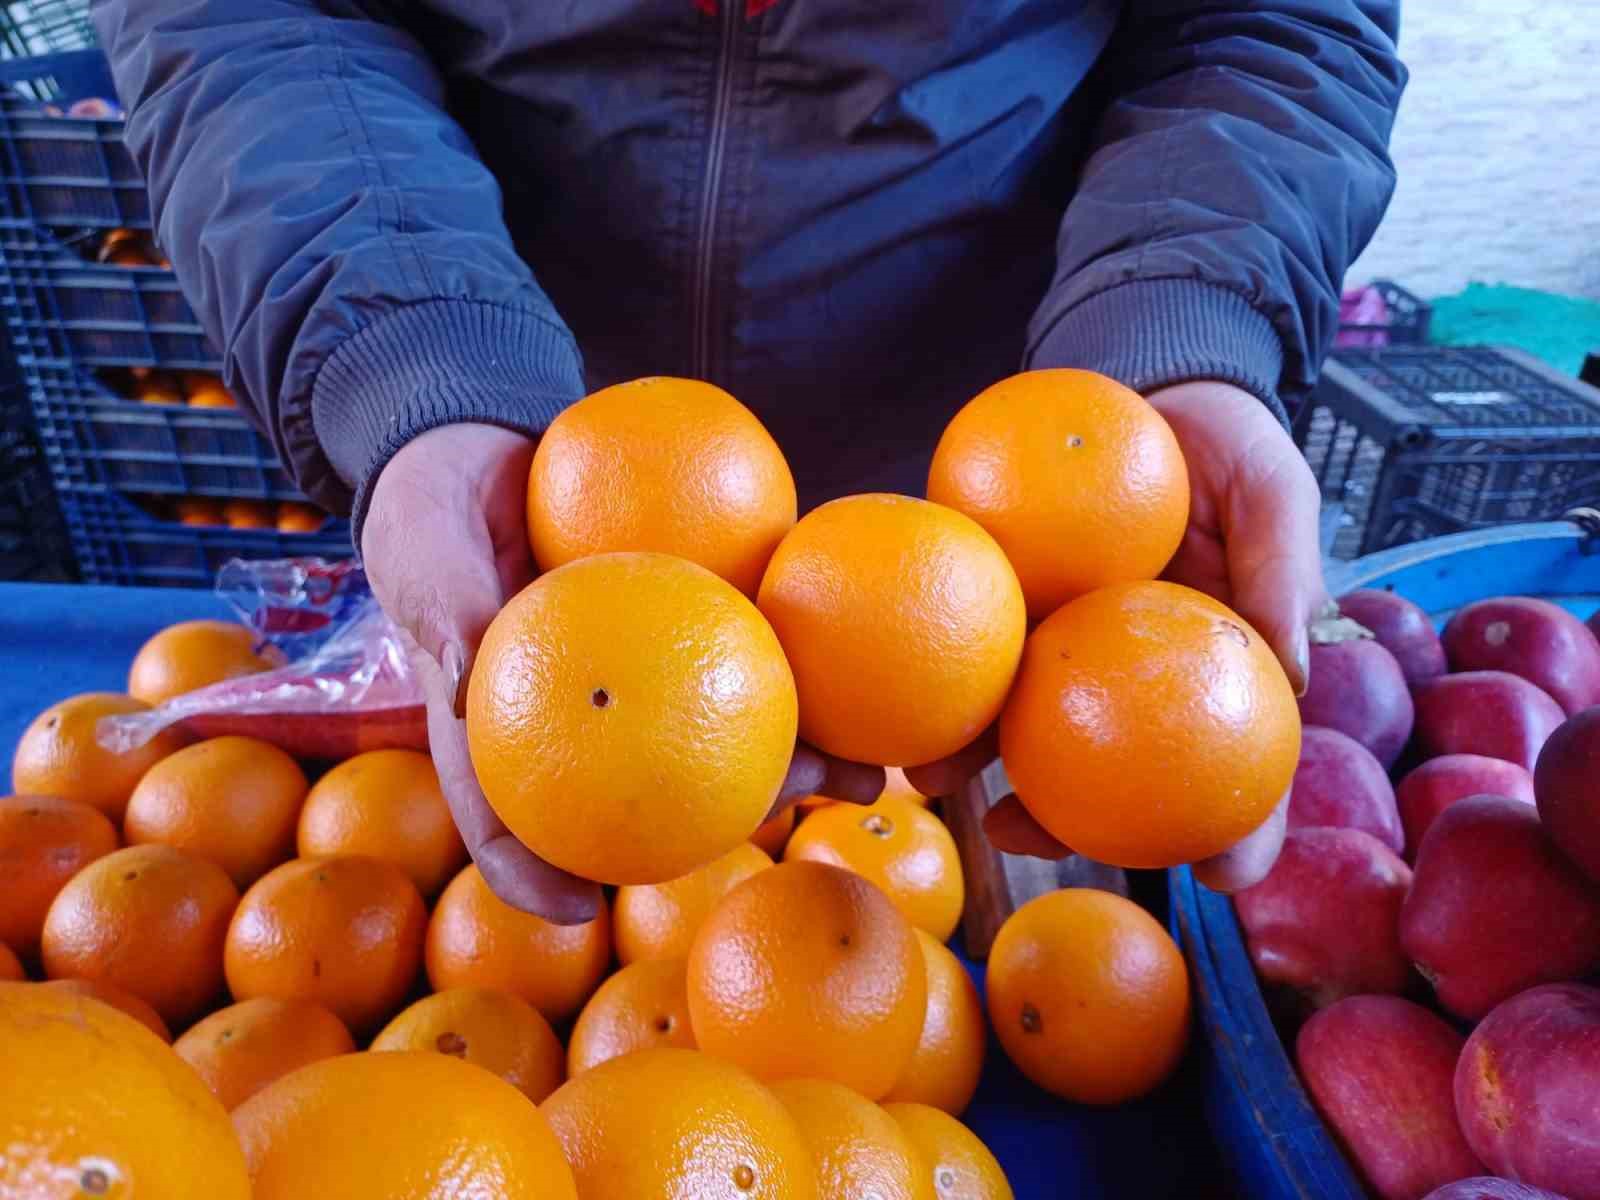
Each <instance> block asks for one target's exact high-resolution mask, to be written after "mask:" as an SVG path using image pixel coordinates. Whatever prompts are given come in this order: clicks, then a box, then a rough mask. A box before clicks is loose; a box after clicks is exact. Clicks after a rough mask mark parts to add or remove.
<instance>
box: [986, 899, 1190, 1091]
mask: <svg viewBox="0 0 1600 1200" xmlns="http://www.w3.org/2000/svg"><path fill="white" fill-rule="evenodd" d="M986 982H987V990H988V995H989V1020H990V1022H991V1024H993V1026H994V1031H995V1034H996V1035H997V1036H998V1037H999V1039H1000V1044H1001V1045H1002V1046H1003V1047H1005V1051H1006V1054H1007V1055H1008V1056H1009V1057H1010V1059H1011V1061H1012V1062H1014V1063H1016V1064H1017V1066H1018V1068H1020V1069H1021V1071H1022V1073H1023V1074H1024V1075H1026V1076H1027V1077H1028V1078H1029V1079H1031V1080H1033V1082H1034V1083H1036V1084H1038V1085H1039V1086H1040V1087H1042V1088H1044V1089H1045V1090H1046V1091H1048V1092H1054V1093H1055V1094H1056V1095H1058V1096H1063V1097H1065V1098H1066V1099H1068V1100H1076V1101H1078V1102H1079V1103H1080V1104H1120V1103H1122V1102H1123V1101H1125V1100H1132V1099H1133V1098H1134V1097H1136V1096H1142V1095H1144V1094H1145V1093H1146V1092H1148V1091H1150V1090H1151V1089H1152V1088H1154V1087H1155V1086H1156V1085H1157V1084H1159V1083H1160V1082H1161V1081H1162V1080H1164V1079H1165V1078H1166V1077H1167V1076H1168V1075H1169V1074H1171V1073H1172V1070H1173V1068H1175V1067H1176V1066H1177V1065H1178V1060H1179V1059H1180V1058H1182V1057H1183V1049H1184V1045H1185V1043H1186V1042H1187V1041H1188V1037H1189V976H1188V973H1187V972H1186V971H1185V969H1184V962H1183V955H1182V954H1181V953H1180V952H1179V950H1178V947H1177V946H1176V945H1175V944H1174V943H1173V941H1172V938H1171V937H1170V936H1168V934H1167V931H1166V930H1165V929H1163V928H1162V927H1161V924H1160V922H1158V921H1157V920H1156V919H1155V918H1154V917H1152V916H1151V915H1150V914H1149V913H1147V912H1145V911H1144V909H1142V908H1140V907H1139V906H1138V905H1137V904H1135V903H1133V902H1132V901H1131V900H1124V899H1123V898H1122V897H1121V896H1115V895H1112V894H1111V893H1110V892H1102V891H1097V890H1095V889H1093V888H1064V889H1062V890H1061V891H1058V892H1051V893H1049V894H1048V895H1044V896H1040V897H1038V898H1037V899H1034V900H1030V901H1028V903H1026V904H1024V905H1023V906H1022V907H1021V908H1019V909H1017V911H1016V912H1014V913H1012V914H1011V916H1010V917H1008V918H1007V919H1006V922H1005V924H1003V925H1002V926H1001V927H1000V932H999V934H998V935H997V936H996V937H995V940H994V946H993V947H992V948H991V949H990V951H989V964H988V975H987V981H986Z"/></svg>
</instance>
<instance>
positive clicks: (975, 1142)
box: [883, 1103, 1014, 1200]
mask: <svg viewBox="0 0 1600 1200" xmlns="http://www.w3.org/2000/svg"><path fill="white" fill-rule="evenodd" d="M883 1111H884V1112H886V1113H888V1114H889V1116H890V1117H891V1118H893V1119H894V1122H895V1124H897V1125H899V1126H900V1129H901V1131H902V1132H903V1133H904V1134H905V1135H906V1138H907V1140H909V1141H910V1143H911V1144H912V1145H913V1146H914V1147H916V1150H917V1153H918V1154H920V1155H921V1157H922V1161H923V1162H924V1163H925V1164H926V1165H927V1167H928V1171H929V1174H930V1175H931V1176H932V1177H933V1186H934V1190H935V1191H936V1192H937V1193H938V1195H939V1197H940V1200H944V1198H945V1197H960V1200H1014V1196H1013V1193H1012V1191H1011V1184H1010V1183H1009V1182H1007V1180H1006V1173H1005V1172H1004V1171H1002V1170H1001V1169H1000V1163H999V1161H998V1160H996V1158H995V1156H994V1154H993V1152H991V1151H990V1149H989V1147H987V1146H985V1145H984V1144H983V1142H982V1141H980V1140H979V1138H978V1135H977V1134H975V1133H973V1132H972V1130H970V1129H968V1128H967V1127H966V1126H965V1125H963V1124H962V1123H961V1122H960V1121H958V1120H956V1119H955V1118H954V1117H952V1116H951V1115H950V1114H949V1113H946V1112H942V1111H941V1110H939V1109H937V1108H933V1107H931V1106H929V1105H926V1104H906V1103H896V1104H885V1105H884V1106H883Z"/></svg>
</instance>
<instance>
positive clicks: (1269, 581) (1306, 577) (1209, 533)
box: [907, 383, 1328, 892]
mask: <svg viewBox="0 0 1600 1200" xmlns="http://www.w3.org/2000/svg"><path fill="white" fill-rule="evenodd" d="M1150 403H1151V404H1152V405H1154V406H1155V408H1156V409H1157V411H1159V412H1160V413H1161V414H1162V416H1164V417H1165V418H1166V420H1167V423H1168V424H1169V425H1171V426H1172V431H1173V433H1174V434H1176V435H1177V438H1178V444H1179V445H1180V446H1182V448H1183V453H1184V458H1185V460H1186V461H1187V463H1188V466H1189V490H1190V510H1189V528H1188V530H1187V532H1186V533H1185V535H1184V539H1183V542H1182V544H1181V545H1180V546H1179V548H1178V552H1177V554H1176V555H1174V556H1173V559H1172V562H1171V564H1169V566H1168V567H1167V571H1166V578H1168V579H1170V580H1172V581H1174V582H1176V583H1182V584H1186V585H1187V586H1189V587H1192V588H1195V589H1197V590H1199V591H1202V592H1205V593H1207V594H1208V595H1211V596H1214V597H1216V598H1217V599H1218V600H1221V601H1222V602H1223V603H1224V604H1226V605H1228V606H1229V607H1230V608H1232V609H1234V610H1235V611H1236V612H1238V613H1239V614H1240V615H1241V616H1243V617H1244V618H1245V619H1246V620H1247V621H1249V622H1250V624H1251V625H1253V626H1254V627H1255V628H1256V629H1257V630H1258V631H1260V633H1261V635H1262V636H1263V637H1264V638H1266V640H1267V643H1268V645H1270V646H1271V647H1272V649H1273V652H1274V653H1275V654H1276V655H1277V656H1278V660H1279V661H1280V662H1281V663H1282V664H1283V669H1284V671H1285V672H1286V673H1287V675H1288V676H1289V682H1290V684H1291V685H1292V686H1293V687H1294V689H1295V692H1296V694H1302V693H1304V691H1305V687H1306V682H1307V679H1308V676H1309V673H1310V643H1309V641H1308V637H1307V629H1308V627H1309V625H1310V622H1311V618H1312V616H1313V615H1314V614H1315V613H1316V612H1317V611H1318V610H1320V609H1321V608H1322V607H1323V606H1324V605H1325V604H1327V602H1328V594H1327V589H1326V586H1325V585H1324V583H1323V579H1322V560H1321V556H1320V548H1319V542H1318V536H1317V515H1318V511H1319V509H1320V507H1321V497H1320V494H1319V492H1318V488H1317V483H1316V479H1315V478H1314V477H1313V475H1312V474H1311V469H1310V468H1309V467H1308V466H1307V465H1306V461H1305V459H1304V458H1303V457H1301V454H1300V452H1299V450H1298V449H1296V447H1295V444H1294V442H1293V440H1292V439H1291V438H1290V437H1289V435H1288V434H1287V433H1286V432H1285V431H1284V429H1283V426H1281V425H1280V424H1278V422H1277V420H1276V419H1275V418H1274V417H1273V415H1272V414H1271V412H1269V411H1268V409H1267V407H1266V406H1265V405H1264V404H1262V403H1261V402H1260V401H1259V400H1257V399H1256V398H1255V397H1254V396H1252V395H1250V394H1249V393H1248V392H1244V391H1242V390H1240V389H1239V388H1236V387H1233V386H1231V385H1229V384H1224V383H1186V384H1180V385H1178V386H1176V387H1170V388H1163V389H1162V390H1160V391H1158V392H1155V393H1153V394H1152V395H1151V396H1150ZM956 761H957V760H947V762H946V763H945V764H933V765H932V767H931V768H924V769H923V770H922V771H921V772H919V773H918V774H917V776H916V777H913V776H912V772H910V771H908V772H907V776H908V777H913V786H917V787H918V790H923V789H922V787H921V785H920V784H918V783H917V781H916V780H917V778H921V779H923V780H924V781H925V782H927V783H928V784H929V785H930V786H939V787H941V788H943V789H944V790H949V789H950V786H951V785H952V784H953V785H955V786H960V784H961V783H962V782H964V780H963V779H961V778H957V776H958V775H959V770H952V769H950V764H951V763H953V762H956ZM961 765H963V766H964V765H967V764H965V763H962V764H961ZM980 769H981V768H980ZM1288 802H1289V798H1288V796H1287V795H1285V796H1284V797H1283V799H1282V800H1281V801H1279V803H1278V805H1277V807H1276V808H1275V809H1274V810H1273V812H1272V814H1271V816H1269V817H1268V819H1267V820H1266V822H1265V823H1263V824H1262V825H1261V827H1260V828H1259V829H1257V830H1256V831H1255V832H1253V833H1251V834H1250V835H1249V836H1248V837H1246V838H1245V839H1243V840H1242V841H1241V842H1239V843H1238V844H1237V845H1235V846H1234V847H1232V848H1231V849H1229V850H1227V851H1225V852H1223V853H1222V854H1219V855H1217V856H1216V857H1214V858H1210V859H1207V860H1205V861H1204V862H1200V863H1196V864H1194V869H1195V874H1196V876H1197V877H1198V878H1199V879H1200V880H1201V882H1202V883H1205V884H1206V885H1207V886H1208V887H1211V888H1213V889H1214V890H1217V891H1227V892H1232V891H1237V890H1239V889H1240V888H1244V887H1249V886H1250V885H1251V884H1254V883H1257V882H1259V881H1260V880H1261V879H1262V878H1264V877H1265V876H1266V874H1267V872H1268V871H1270V870H1271V869H1272V865H1273V863H1274V862H1276V861H1277V857H1278V852H1279V850H1280V849H1281V848H1282V846H1283V837H1284V832H1285V828H1286V824H1287V814H1288ZM984 829H985V832H986V833H987V834H988V836H989V840H990V841H991V842H992V843H993V844H994V845H995V846H996V847H997V848H998V849H1000V850H1002V851H1005V852H1007V853H1012V854H1027V855H1033V856H1035V857H1040V858H1062V857H1064V856H1065V855H1067V854H1070V853H1071V850H1070V849H1069V848H1068V847H1066V846H1063V845H1062V844H1061V843H1060V842H1058V841H1056V840H1055V839H1054V838H1053V837H1051V836H1050V835H1049V834H1048V833H1046V832H1045V831H1044V830H1043V829H1042V828H1041V827H1040V826H1039V825H1038V824H1037V823H1036V822H1035V821H1034V820H1033V818H1032V817H1031V816H1029V815H1028V812H1027V810H1026V809H1025V808H1023V807H1022V805H1021V803H1020V802H1019V801H1018V800H1017V799H1016V797H1015V796H1007V797H1005V798H1004V799H1003V800H1002V801H1001V802H1000V803H998V804H997V805H995V806H994V808H992V809H991V810H990V811H989V814H988V816H987V818H986V819H985V822H984Z"/></svg>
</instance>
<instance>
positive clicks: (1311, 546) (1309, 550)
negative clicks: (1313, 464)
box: [1226, 427, 1328, 696]
mask: <svg viewBox="0 0 1600 1200" xmlns="http://www.w3.org/2000/svg"><path fill="white" fill-rule="evenodd" d="M1321 505H1322V497H1321V494H1320V493H1319V491H1318V489H1317V483H1316V479H1315V478H1314V477H1313V476H1312V474H1311V470H1310V468H1309V467H1307V466H1306V462H1305V459H1303V458H1302V457H1301V456H1300V453H1299V451H1298V450H1296V449H1295V447H1294V443H1293V442H1292V441H1290V440H1289V436H1288V435H1287V434H1285V433H1283V432H1282V430H1280V429H1277V428H1276V427H1274V429H1273V431H1272V436H1270V437H1263V438H1262V439H1260V441H1258V442H1257V443H1256V445H1255V446H1254V447H1252V452H1251V454H1250V455H1249V456H1248V458H1247V461H1246V462H1245V463H1243V464H1242V465H1241V468H1240V470H1239V471H1238V472H1237V473H1236V475H1235V479H1234V482H1233V484H1232V485H1231V486H1230V488H1229V495H1228V511H1227V522H1226V524H1227V557H1228V573H1229V576H1230V577H1231V579H1232V583H1233V593H1234V595H1233V601H1234V607H1235V608H1236V609H1237V610H1238V612H1239V615H1240V616H1242V617H1244V619H1245V620H1247V621H1249V622H1250V624H1251V625H1253V626H1254V627H1255V628H1256V629H1257V630H1258V631H1260V633H1261V636H1262V637H1264V638H1266V639H1267V644H1268V645H1270V646H1271V647H1272V650H1273V653H1275V654H1276V655H1277V656H1278V661H1279V662H1281V663H1282V664H1283V669H1284V671H1285V672H1286V673H1287V674H1288V676H1289V682H1290V683H1291V684H1292V685H1293V686H1294V690H1295V695H1297V696H1300V695H1304V694H1305V690H1306V684H1307V682H1308V680H1309V677H1310V672H1311V647H1310V642H1309V640H1308V637H1307V626H1308V625H1309V624H1310V622H1311V618H1312V616H1313V615H1314V614H1315V613H1316V611H1317V610H1318V609H1320V608H1321V607H1322V606H1323V605H1324V604H1325V603H1326V602H1327V599H1328V591H1327V586H1326V584H1324V583H1323V579H1322V558H1321V554H1320V552H1319V545H1318V536H1317V515H1318V512H1319V510H1320V508H1321Z"/></svg>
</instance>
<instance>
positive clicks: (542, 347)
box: [311, 300, 583, 547]
mask: <svg viewBox="0 0 1600 1200" xmlns="http://www.w3.org/2000/svg"><path fill="white" fill-rule="evenodd" d="M582 395H583V363H582V359H581V358H580V357H579V354H578V348H577V345H576V343H574V342H573V340H572V335H571V334H570V333H568V332H567V331H566V330H565V329H564V328H562V327H561V326H560V325H557V324H556V323H555V322H554V321H552V320H551V319H550V318H548V317H546V316H542V315H540V314H538V313H535V312H529V311H526V310H523V309H516V308H508V307H505V306H503V305H498V304H486V303H482V302H479V301H473V300H430V301H426V302H424V303H421V304H414V305H409V306H407V307H405V308H399V309H395V310H394V311H393V312H391V313H389V314H387V315H386V316H384V317H381V318H380V319H378V320H377V321H374V322H373V323H372V324H371V325H368V326H367V327H366V328H365V329H362V330H361V331H360V332H358V333H356V334H353V335H352V336H351V337H349V338H347V339H346V340H345V341H344V342H343V343H341V344H340V346H339V348H338V349H337V350H335V351H334V352H333V354H331V355H330V356H329V357H328V360H327V361H326V362H325V363H324V364H323V366H322V369H321V370H320V371H319V372H318V373H317V381H316V386H315V387H314V388H313V390H312V393H311V417H312V422H313V424H314V426H315V429H316V434H317V440H318V442H319V443H321V446H322V450H323V453H325V454H326V455H327V457H328V460H329V462H331V463H332V464H333V467H334V470H336V471H337V472H338V473H339V475H340V477H341V478H343V479H344V481H345V482H346V483H347V484H348V485H349V486H350V487H351V488H352V489H353V490H354V492H355V503H354V507H353V511H352V532H353V533H354V535H355V540H356V545H357V547H359V546H360V545H361V526H362V523H363V522H364V521H365V519H366V515H367V499H368V496H369V493H370V490H371V484H372V481H373V480H375V479H376V478H377V477H378V472H379V471H381V470H382V469H383V467H384V465H385V464H386V463H387V462H388V461H389V459H390V458H392V457H393V456H394V454H395V453H396V452H397V451H398V450H399V449H400V447H402V446H404V445H405V444H406V443H407V442H409V441H410V440H411V439H412V438H414V437H417V436H419V435H420V434H423V433H426V432H427V431H428V430H430V429H435V428H437V427H439V426H440V425H454V424H459V423H461V422H479V423H482V424H486V425H500V426H503V427H504V428H507V429H514V430H516V431H517V432H519V433H526V434H529V435H530V436H531V435H534V434H537V433H539V432H541V431H542V430H544V429H545V428H546V427H547V426H548V425H549V424H550V422H551V421H552V420H554V419H555V416H556V414H557V413H559V412H560V411H561V410H562V409H564V408H566V407H567V406H568V405H569V404H571V403H572V402H573V401H575V400H577V399H579V398H580V397H581V396H582Z"/></svg>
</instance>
